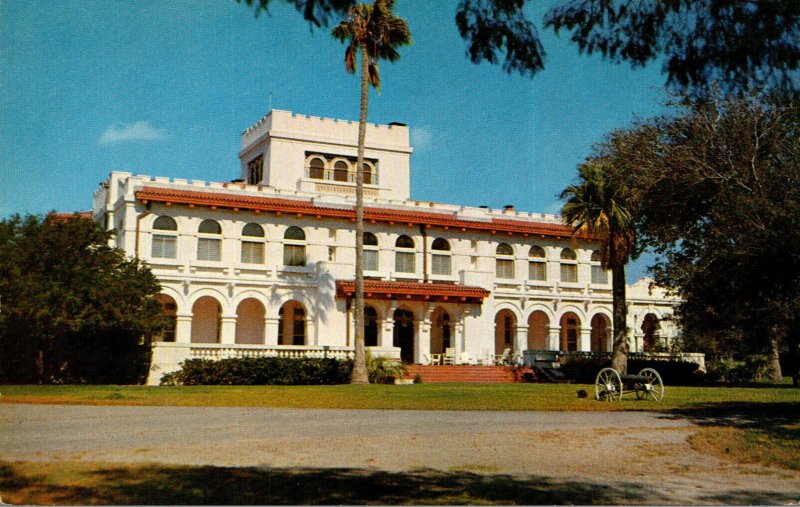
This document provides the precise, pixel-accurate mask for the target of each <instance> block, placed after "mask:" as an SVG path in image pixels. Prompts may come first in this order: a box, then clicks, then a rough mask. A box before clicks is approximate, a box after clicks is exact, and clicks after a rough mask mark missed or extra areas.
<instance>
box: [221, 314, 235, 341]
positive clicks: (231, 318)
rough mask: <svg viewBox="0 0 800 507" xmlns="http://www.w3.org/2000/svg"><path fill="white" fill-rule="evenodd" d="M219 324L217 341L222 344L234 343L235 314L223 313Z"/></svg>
mask: <svg viewBox="0 0 800 507" xmlns="http://www.w3.org/2000/svg"><path fill="white" fill-rule="evenodd" d="M221 320H222V326H220V332H219V342H220V343H222V344H224V345H233V344H234V343H236V315H223V316H222V319H221Z"/></svg>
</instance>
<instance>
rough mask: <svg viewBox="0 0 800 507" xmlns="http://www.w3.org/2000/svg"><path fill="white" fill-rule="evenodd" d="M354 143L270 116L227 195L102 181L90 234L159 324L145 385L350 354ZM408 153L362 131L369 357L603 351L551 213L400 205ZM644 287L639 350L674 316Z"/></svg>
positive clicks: (323, 125)
mask: <svg viewBox="0 0 800 507" xmlns="http://www.w3.org/2000/svg"><path fill="white" fill-rule="evenodd" d="M357 133H358V124H357V123H354V122H349V121H341V120H332V119H326V118H316V117H308V116H302V115H296V114H292V113H290V112H287V111H279V110H273V111H271V112H270V113H269V114H268V115H267V116H265V117H264V118H262V119H261V120H260V121H259V122H258V123H256V124H255V125H253V126H252V127H250V128H248V129H247V130H245V131H244V133H243V134H242V146H241V151H240V152H239V158H240V161H241V174H240V175H238V176H240V177H241V178H240V179H238V180H234V181H231V182H226V183H217V182H210V183H209V182H203V181H187V180H181V179H169V178H160V177H150V176H142V175H132V174H130V173H124V172H113V173H111V175H110V176H109V178H108V179H107V180H106V181H105V182H103V183H102V184H101V185H100V188H99V189H98V190H97V191H96V192H95V196H94V209H93V217H94V219H95V220H97V221H101V222H102V223H105V224H106V226H107V227H108V228H113V229H114V230H115V231H116V233H117V234H116V236H115V242H116V244H117V246H119V247H120V248H123V249H124V250H125V251H127V252H128V253H129V254H130V255H132V256H137V257H139V258H141V259H143V260H145V261H146V262H147V263H148V264H149V265H150V267H151V268H152V270H153V273H154V274H155V275H156V276H157V277H158V279H159V281H160V282H161V285H162V287H163V291H162V294H161V295H160V298H161V301H162V302H163V303H164V305H165V310H166V311H167V313H168V314H169V315H171V316H173V321H174V326H173V327H171V328H170V329H168V330H167V331H166V332H165V333H164V334H163V335H162V336H160V337H158V338H157V340H156V341H155V343H154V345H153V347H154V354H153V367H152V370H151V375H150V380H149V381H150V383H157V382H158V380H159V379H160V377H161V375H163V374H164V373H166V372H168V371H173V370H175V369H177V368H178V364H179V363H180V362H181V361H183V360H185V359H187V358H190V357H206V358H219V357H242V356H259V355H282V356H292V355H302V354H312V355H320V356H322V355H328V356H338V357H341V356H346V355H348V354H350V353H351V351H352V345H353V334H354V333H353V315H352V311H351V298H352V294H353V288H354V276H355V270H354V259H355V231H354V229H355V209H354V203H355V183H354V180H355V160H356V141H357V138H358V136H357ZM412 151H413V150H412V147H411V146H410V144H409V129H408V127H406V126H405V125H402V124H390V125H372V124H371V125H369V126H368V128H367V146H366V161H367V164H366V165H367V167H366V176H365V183H366V184H365V230H366V231H367V232H366V234H365V241H364V244H365V247H364V248H365V259H364V263H365V277H366V278H367V280H366V282H365V295H366V301H367V302H366V306H367V308H366V329H365V331H366V339H367V345H368V346H369V347H370V348H371V349H372V350H373V353H375V354H384V355H391V356H393V357H398V358H402V359H403V360H404V361H408V362H415V363H423V362H426V361H427V360H428V358H429V357H430V355H431V354H437V353H442V352H444V351H445V350H446V349H448V348H453V349H455V357H456V362H460V361H462V360H463V361H475V360H476V359H478V358H485V357H488V356H490V355H494V354H499V353H501V352H502V351H503V350H504V349H506V348H510V349H511V350H512V351H513V352H514V353H515V354H517V355H519V354H520V353H521V352H522V351H523V350H526V349H536V350H575V351H581V350H583V351H590V350H594V351H605V350H609V348H610V336H611V333H610V325H611V324H610V323H611V285H610V275H609V274H608V273H607V272H605V271H603V270H602V269H600V265H599V261H598V255H599V254H598V253H597V252H596V247H597V245H596V244H592V243H587V242H578V243H577V244H576V243H574V242H573V241H572V240H571V238H570V229H569V228H568V227H566V226H564V225H563V224H562V223H561V222H560V220H559V218H558V217H556V216H553V215H546V214H541V213H527V212H521V211H518V210H515V209H514V208H511V207H506V208H504V209H488V208H475V207H467V206H458V205H450V204H439V203H431V202H421V201H416V200H413V199H411V189H410V170H411V168H410V158H411V153H412ZM236 176H237V175H228V177H236ZM642 283H643V284H644V285H642V284H637V285H634V287H633V288H634V290H633V291H632V292H631V293H630V294H629V296H628V297H629V302H630V304H631V309H632V310H631V312H630V322H629V327H630V328H631V329H632V330H633V331H634V337H635V338H634V341H635V343H634V344H632V345H634V346H635V347H636V349H637V350H641V349H642V348H643V347H647V346H652V345H654V343H652V341H653V340H654V339H656V338H657V337H658V336H659V335H660V336H661V337H662V339H663V338H665V337H668V336H671V335H672V334H674V332H675V330H674V329H673V328H670V327H669V326H666V325H662V326H661V328H660V329H659V328H658V326H656V327H653V325H651V324H650V321H651V320H652V319H653V318H656V319H658V320H662V319H664V318H665V317H667V316H668V315H669V314H670V313H671V307H672V302H670V301H667V300H665V299H664V297H663V294H661V293H652V292H649V288H648V287H647V286H646V285H647V282H646V281H645V282H642ZM648 314H650V315H651V317H646V316H647V315H648ZM645 319H650V320H648V327H646V328H642V323H643V322H645ZM643 330H644V331H643ZM648 340H649V341H650V343H648Z"/></svg>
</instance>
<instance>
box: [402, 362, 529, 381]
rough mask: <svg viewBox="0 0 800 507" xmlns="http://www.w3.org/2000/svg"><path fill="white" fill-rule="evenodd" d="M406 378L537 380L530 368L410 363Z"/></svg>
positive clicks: (432, 379)
mask: <svg viewBox="0 0 800 507" xmlns="http://www.w3.org/2000/svg"><path fill="white" fill-rule="evenodd" d="M407 370H408V373H407V375H406V378H414V377H415V376H416V375H419V376H420V377H421V378H422V381H423V382H430V383H438V382H486V383H516V382H523V381H528V382H531V381H535V380H536V378H537V377H536V374H535V372H534V371H533V370H531V369H530V368H524V367H523V368H521V367H511V366H474V365H409V366H408V367H407Z"/></svg>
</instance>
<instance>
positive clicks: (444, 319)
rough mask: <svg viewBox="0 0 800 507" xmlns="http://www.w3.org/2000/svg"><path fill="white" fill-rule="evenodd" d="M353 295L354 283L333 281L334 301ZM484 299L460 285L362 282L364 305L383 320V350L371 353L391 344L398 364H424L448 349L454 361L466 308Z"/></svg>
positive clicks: (481, 291)
mask: <svg viewBox="0 0 800 507" xmlns="http://www.w3.org/2000/svg"><path fill="white" fill-rule="evenodd" d="M354 293H355V282H352V281H337V282H336V296H337V297H339V298H346V299H348V301H349V300H350V299H351V298H352V297H353V295H354ZM488 295H489V291H487V290H485V289H482V288H480V287H470V286H465V285H455V284H446V283H422V282H396V281H392V282H387V281H378V280H365V281H364V299H365V306H372V307H381V308H382V310H383V312H381V313H382V314H383V315H385V316H386V318H385V319H384V320H383V321H382V324H383V325H382V326H381V333H380V340H379V347H377V348H378V349H383V350H376V352H383V351H385V350H386V349H387V347H386V345H390V346H391V347H392V348H393V349H394V352H393V353H392V355H395V356H396V357H398V358H400V359H401V360H402V361H403V362H406V363H423V362H426V356H427V357H430V354H431V353H434V354H442V353H444V352H445V351H446V350H447V349H450V348H452V349H454V355H455V358H456V361H458V358H460V356H461V352H462V351H463V350H464V349H465V346H466V338H465V336H464V330H465V329H466V326H465V325H464V318H465V317H466V316H467V315H468V311H466V308H468V307H470V306H473V305H481V304H482V303H483V299H484V298H485V297H486V296H488ZM348 306H349V305H348ZM351 341H352V338H351V337H348V342H351Z"/></svg>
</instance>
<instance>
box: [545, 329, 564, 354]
mask: <svg viewBox="0 0 800 507" xmlns="http://www.w3.org/2000/svg"><path fill="white" fill-rule="evenodd" d="M547 350H561V327H560V326H550V327H549V328H548V345H547Z"/></svg>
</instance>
